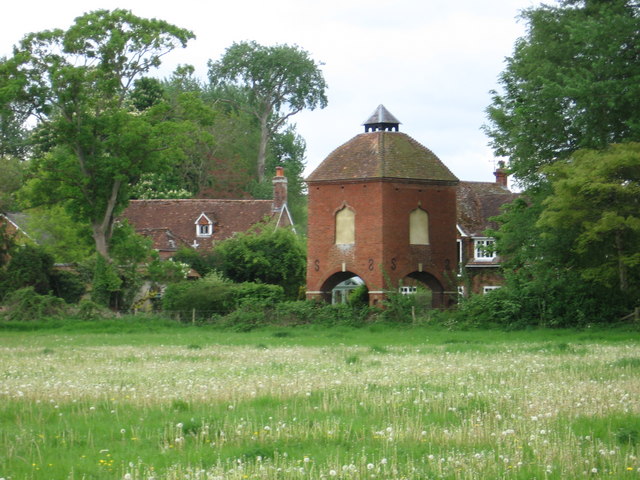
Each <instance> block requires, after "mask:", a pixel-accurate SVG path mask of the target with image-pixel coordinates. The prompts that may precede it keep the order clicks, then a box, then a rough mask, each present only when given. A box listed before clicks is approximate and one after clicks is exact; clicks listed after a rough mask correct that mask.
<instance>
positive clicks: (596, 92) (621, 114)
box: [485, 0, 640, 186]
mask: <svg viewBox="0 0 640 480" xmlns="http://www.w3.org/2000/svg"><path fill="white" fill-rule="evenodd" d="M522 17H523V19H524V20H525V21H527V22H528V25H529V28H528V33H527V35H526V36H525V37H524V38H521V39H519V40H518V41H517V42H516V45H515V50H514V53H513V55H512V56H511V57H510V58H508V59H507V67H506V69H505V70H504V72H503V73H502V74H501V75H500V79H499V82H500V84H501V85H502V87H503V88H502V91H501V92H500V93H498V92H495V91H494V92H492V93H493V101H492V104H491V105H490V106H489V108H488V117H489V125H487V126H485V131H486V132H487V134H488V135H489V137H490V138H491V143H492V146H493V148H494V150H495V152H496V154H497V155H500V156H507V157H509V161H510V164H509V165H510V169H511V171H512V172H513V173H514V175H515V176H516V178H517V180H519V181H520V182H521V183H522V184H524V185H525V186H528V185H532V184H536V183H538V182H540V181H543V180H544V175H543V174H542V173H541V171H540V168H541V167H542V166H544V165H548V164H550V163H553V162H554V161H556V160H557V159H562V158H567V157H568V156H569V155H570V154H571V153H572V152H574V151H575V150H577V149H583V148H588V149H602V148H605V147H607V145H609V144H611V143H619V142H622V141H640V14H639V11H638V3H637V1H634V0H565V1H562V2H560V5H559V6H548V5H543V6H541V7H536V8H531V9H529V10H526V11H525V12H524V13H523V14H522Z"/></svg>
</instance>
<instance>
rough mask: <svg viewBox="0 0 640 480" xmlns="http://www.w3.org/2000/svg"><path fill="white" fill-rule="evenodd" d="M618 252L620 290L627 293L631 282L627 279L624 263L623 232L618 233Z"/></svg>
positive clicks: (618, 231)
mask: <svg viewBox="0 0 640 480" xmlns="http://www.w3.org/2000/svg"><path fill="white" fill-rule="evenodd" d="M616 250H617V253H618V278H619V281H620V290H621V291H623V292H626V291H627V289H628V288H629V281H628V277H627V265H626V264H625V263H624V260H623V257H624V240H623V239H622V232H621V231H620V230H617V231H616Z"/></svg>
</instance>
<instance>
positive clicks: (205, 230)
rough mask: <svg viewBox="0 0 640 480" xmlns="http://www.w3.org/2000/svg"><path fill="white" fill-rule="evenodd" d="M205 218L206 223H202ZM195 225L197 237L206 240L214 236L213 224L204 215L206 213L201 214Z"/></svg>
mask: <svg viewBox="0 0 640 480" xmlns="http://www.w3.org/2000/svg"><path fill="white" fill-rule="evenodd" d="M203 218H204V219H205V221H206V223H201V220H202V219H203ZM194 223H195V225H196V237H200V238H204V237H210V236H211V235H213V222H212V221H211V219H210V218H209V217H207V216H206V215H205V214H204V212H203V213H201V214H200V216H199V217H198V218H197V220H196V221H195V222H194Z"/></svg>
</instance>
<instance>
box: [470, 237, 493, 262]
mask: <svg viewBox="0 0 640 480" xmlns="http://www.w3.org/2000/svg"><path fill="white" fill-rule="evenodd" d="M494 248H495V240H494V239H493V238H476V239H475V240H474V250H475V259H476V260H481V261H490V260H493V259H494V258H496V251H495V249H494Z"/></svg>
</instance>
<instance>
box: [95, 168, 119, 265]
mask: <svg viewBox="0 0 640 480" xmlns="http://www.w3.org/2000/svg"><path fill="white" fill-rule="evenodd" d="M121 186H122V181H121V180H114V182H113V185H112V186H111V195H110V196H109V200H108V201H107V206H106V208H105V211H104V215H103V216H102V218H101V219H100V220H99V221H96V222H94V223H93V224H92V225H91V227H92V229H93V240H94V241H95V243H96V252H98V254H99V255H101V256H102V257H104V259H105V260H106V261H107V262H109V261H111V257H110V255H109V243H110V241H111V234H112V233H113V220H114V218H113V212H114V211H115V208H116V202H117V201H118V193H119V192H120V187H121Z"/></svg>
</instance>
